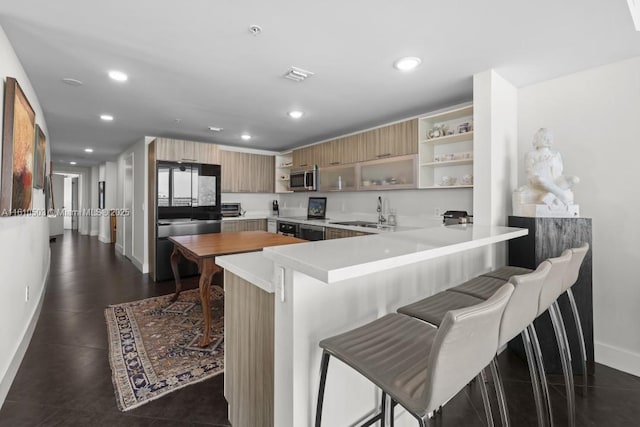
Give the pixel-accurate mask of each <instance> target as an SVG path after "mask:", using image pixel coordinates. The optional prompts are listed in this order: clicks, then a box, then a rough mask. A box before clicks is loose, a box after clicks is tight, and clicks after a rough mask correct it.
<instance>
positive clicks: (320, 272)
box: [263, 227, 529, 283]
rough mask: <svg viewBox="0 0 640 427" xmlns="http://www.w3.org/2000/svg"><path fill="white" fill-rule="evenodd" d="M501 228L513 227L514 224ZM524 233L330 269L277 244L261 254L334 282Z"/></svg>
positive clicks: (516, 236) (525, 230)
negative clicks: (286, 251) (282, 250)
mask: <svg viewBox="0 0 640 427" xmlns="http://www.w3.org/2000/svg"><path fill="white" fill-rule="evenodd" d="M505 228H511V229H514V227H505ZM528 233H529V231H528V230H527V229H524V228H521V229H514V230H513V231H509V232H505V233H502V234H499V235H492V236H488V237H484V238H480V239H473V240H468V241H465V242H461V243H454V244H451V245H446V246H442V247H437V248H429V249H425V250H422V251H417V252H413V253H409V254H405V255H399V256H392V257H389V258H386V259H377V260H374V261H371V262H365V263H361V264H356V265H352V266H348V267H342V268H337V269H333V270H327V269H323V268H320V267H316V266H314V265H312V264H309V263H305V262H300V261H299V260H296V259H294V258H292V257H290V256H288V255H286V254H282V253H279V252H278V248H277V247H271V248H265V249H264V251H263V253H264V256H265V257H266V258H268V259H270V260H272V261H273V262H275V263H277V264H279V265H282V266H284V267H288V268H291V269H293V270H296V271H299V272H301V273H304V274H306V275H308V276H310V277H313V278H315V279H318V280H320V281H322V282H325V283H335V282H340V281H343V280H347V279H352V278H356V277H360V276H364V275H367V274H372V273H377V272H380V271H384V270H389V269H391V268H395V267H400V266H404V265H408V264H413V263H416V262H420V261H426V260H429V259H433V258H438V257H441V256H446V255H451V254H454V253H457V252H462V251H466V250H470V249H475V248H478V247H481V246H487V245H490V244H494V243H499V242H503V241H507V240H511V239H515V238H518V237H522V236H526V235H527V234H528Z"/></svg>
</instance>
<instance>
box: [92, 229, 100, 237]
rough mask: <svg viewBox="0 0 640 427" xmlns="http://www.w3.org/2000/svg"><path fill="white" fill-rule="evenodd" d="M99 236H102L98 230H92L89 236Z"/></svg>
mask: <svg viewBox="0 0 640 427" xmlns="http://www.w3.org/2000/svg"><path fill="white" fill-rule="evenodd" d="M98 234H100V232H99V231H98V230H91V231H90V232H89V236H97V235H98Z"/></svg>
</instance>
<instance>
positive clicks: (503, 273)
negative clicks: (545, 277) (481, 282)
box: [483, 265, 533, 281]
mask: <svg viewBox="0 0 640 427" xmlns="http://www.w3.org/2000/svg"><path fill="white" fill-rule="evenodd" d="M532 271H533V270H531V269H530V268H524V267H512V266H510V265H507V266H506V267H502V268H499V269H497V270H493V271H490V272H488V273H485V274H483V276H487V277H495V278H496V279H502V280H504V281H507V280H509V278H510V277H511V276H519V275H521V274H528V273H531V272H532Z"/></svg>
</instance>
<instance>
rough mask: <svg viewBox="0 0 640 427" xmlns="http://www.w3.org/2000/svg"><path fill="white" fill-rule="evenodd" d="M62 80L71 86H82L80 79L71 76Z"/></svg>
mask: <svg viewBox="0 0 640 427" xmlns="http://www.w3.org/2000/svg"><path fill="white" fill-rule="evenodd" d="M62 81H63V82H64V83H66V84H68V85H69V86H82V82H81V81H80V80H78V79H72V78H71V77H65V78H64V79H62Z"/></svg>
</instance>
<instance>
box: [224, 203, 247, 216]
mask: <svg viewBox="0 0 640 427" xmlns="http://www.w3.org/2000/svg"><path fill="white" fill-rule="evenodd" d="M220 211H221V212H222V216H223V217H227V218H232V217H239V216H242V206H241V204H240V203H222V205H221V208H220Z"/></svg>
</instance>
